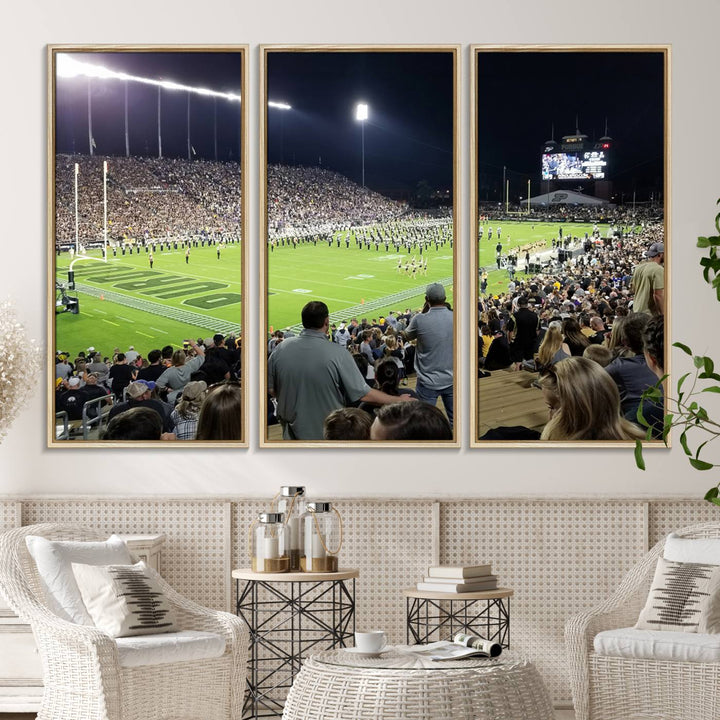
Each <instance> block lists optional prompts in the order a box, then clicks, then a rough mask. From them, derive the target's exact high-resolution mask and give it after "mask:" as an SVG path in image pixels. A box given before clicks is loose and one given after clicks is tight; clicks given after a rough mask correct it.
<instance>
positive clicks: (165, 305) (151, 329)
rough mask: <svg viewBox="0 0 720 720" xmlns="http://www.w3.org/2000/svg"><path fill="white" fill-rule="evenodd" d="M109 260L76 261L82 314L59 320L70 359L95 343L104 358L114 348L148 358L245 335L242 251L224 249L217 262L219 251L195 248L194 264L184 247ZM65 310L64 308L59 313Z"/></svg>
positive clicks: (60, 264)
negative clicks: (155, 352) (189, 341)
mask: <svg viewBox="0 0 720 720" xmlns="http://www.w3.org/2000/svg"><path fill="white" fill-rule="evenodd" d="M108 254H109V258H108V262H107V263H104V262H102V261H101V260H100V258H101V253H100V251H96V250H92V251H89V252H88V256H89V257H91V258H94V259H91V260H87V259H83V260H76V261H75V262H74V265H73V270H74V272H75V283H76V286H77V290H76V291H68V295H70V296H71V297H74V296H77V297H78V298H79V301H80V312H79V314H77V315H73V314H71V313H68V312H65V313H59V314H56V317H55V320H56V322H55V327H56V341H55V344H56V349H57V350H63V351H68V352H69V353H70V354H71V356H73V357H74V355H75V354H76V353H77V352H78V351H80V350H86V349H87V348H88V347H90V346H93V347H95V348H97V349H98V350H100V351H101V352H102V353H103V354H105V355H110V354H112V351H113V348H115V347H119V348H120V349H121V350H127V348H128V347H129V346H130V345H134V346H135V348H136V349H137V350H138V352H140V353H141V354H143V355H146V354H147V353H148V352H149V351H150V350H152V349H153V348H161V347H163V346H164V345H174V346H176V347H177V346H180V345H182V342H183V340H184V339H186V338H189V337H192V338H199V337H208V336H210V335H213V334H214V333H216V332H222V333H223V334H226V335H227V334H230V333H231V332H235V333H236V334H238V332H239V330H240V327H241V304H240V293H241V289H242V288H241V279H242V266H241V246H240V245H239V244H229V245H225V246H224V247H223V248H222V250H221V253H220V259H218V257H217V246H205V247H197V248H196V247H193V248H191V250H190V258H189V262H188V263H186V262H185V249H184V248H183V249H181V248H180V247H179V246H178V249H177V250H163V251H161V250H160V249H159V248H158V249H157V251H156V252H155V253H153V259H154V262H153V268H152V269H150V262H149V253H146V252H145V250H144V248H141V249H140V253H139V254H137V253H132V254H131V253H129V252H128V253H126V255H125V256H123V255H122V254H121V252H120V251H118V253H117V257H113V254H112V251H110V252H109V253H108ZM70 261H71V258H70V255H69V254H68V253H66V252H63V253H62V254H61V255H60V256H58V257H56V270H57V273H56V277H57V280H58V281H59V282H62V283H67V279H68V276H67V271H68V268H69V265H70ZM56 309H60V308H56Z"/></svg>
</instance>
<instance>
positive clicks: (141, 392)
mask: <svg viewBox="0 0 720 720" xmlns="http://www.w3.org/2000/svg"><path fill="white" fill-rule="evenodd" d="M152 384H153V385H154V383H152ZM149 385H150V384H149V383H147V382H140V381H138V380H134V381H133V382H131V383H130V384H129V385H128V386H127V400H126V401H125V402H121V403H118V404H117V405H113V407H112V408H111V409H110V413H109V415H108V421H110V420H112V419H113V418H114V417H115V416H116V415H120V413H123V412H125V411H126V410H130V409H132V408H134V407H140V406H142V407H146V408H150V409H151V410H154V411H155V412H156V413H157V414H158V415H159V416H160V418H161V419H162V423H163V432H172V431H173V428H174V423H173V421H172V420H171V419H170V413H169V412H166V409H165V405H163V403H161V402H160V401H159V400H153V398H152V397H150V396H151V394H152V389H151V388H150V387H149Z"/></svg>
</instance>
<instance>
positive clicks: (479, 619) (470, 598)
mask: <svg viewBox="0 0 720 720" xmlns="http://www.w3.org/2000/svg"><path fill="white" fill-rule="evenodd" d="M403 594H404V595H405V605H406V615H407V630H406V638H407V640H406V642H407V643H408V644H409V645H410V644H413V643H414V644H416V645H419V644H421V643H430V642H435V641H436V640H452V637H453V635H455V633H458V632H464V633H468V634H470V635H479V636H480V637H483V638H485V639H486V640H494V641H495V642H498V643H500V645H502V646H503V647H504V648H509V647H510V598H511V597H512V596H513V591H512V590H510V589H509V588H498V589H497V590H488V591H485V592H470V593H452V592H448V593H441V592H426V591H423V590H404V591H403Z"/></svg>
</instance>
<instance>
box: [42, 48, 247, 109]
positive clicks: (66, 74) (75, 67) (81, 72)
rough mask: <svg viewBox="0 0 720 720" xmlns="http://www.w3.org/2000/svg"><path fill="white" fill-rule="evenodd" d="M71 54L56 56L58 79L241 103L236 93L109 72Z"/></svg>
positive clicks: (114, 71) (107, 69) (113, 71)
mask: <svg viewBox="0 0 720 720" xmlns="http://www.w3.org/2000/svg"><path fill="white" fill-rule="evenodd" d="M72 55H73V53H58V54H57V55H56V62H55V72H56V74H57V76H58V77H62V78H73V77H78V76H84V77H88V78H103V79H112V80H131V81H132V82H137V83H141V84H143V85H154V86H156V87H160V88H163V90H183V91H184V92H187V93H194V94H196V95H204V96H206V97H208V96H209V97H217V98H222V99H223V100H229V101H230V102H241V101H242V100H241V96H240V95H239V94H238V93H232V92H220V91H219V90H211V89H210V88H201V87H192V86H190V85H183V84H182V83H177V82H174V81H172V80H155V79H153V78H146V77H140V76H138V75H129V74H128V73H124V72H118V71H116V70H110V69H109V68H106V67H103V66H101V65H93V64H92V63H87V62H83V61H82V60H77V59H76V58H74V57H72Z"/></svg>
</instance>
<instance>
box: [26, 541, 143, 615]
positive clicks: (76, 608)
mask: <svg viewBox="0 0 720 720" xmlns="http://www.w3.org/2000/svg"><path fill="white" fill-rule="evenodd" d="M25 543H26V545H27V548H28V551H29V552H30V555H31V556H32V558H33V560H34V561H35V565H36V566H37V569H38V574H39V575H40V583H41V585H42V587H43V589H44V590H45V596H46V598H47V602H48V606H49V608H50V609H51V610H52V611H53V612H54V613H55V614H56V615H57V616H58V617H61V618H62V619H63V620H69V621H70V622H74V623H76V624H77V625H92V624H93V622H92V618H91V617H90V616H89V615H88V612H87V610H86V609H85V605H84V604H83V601H82V597H81V595H80V590H79V589H78V586H77V582H76V581H75V576H74V575H73V571H72V567H71V565H72V563H74V562H76V563H84V564H86V565H130V564H132V562H133V558H132V556H131V555H130V551H129V550H128V548H127V545H125V543H124V542H123V540H122V538H119V537H118V536H117V535H112V536H110V538H109V539H108V540H106V541H105V542H77V541H71V540H48V539H47V538H44V537H39V536H37V535H28V536H27V537H26V538H25Z"/></svg>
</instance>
